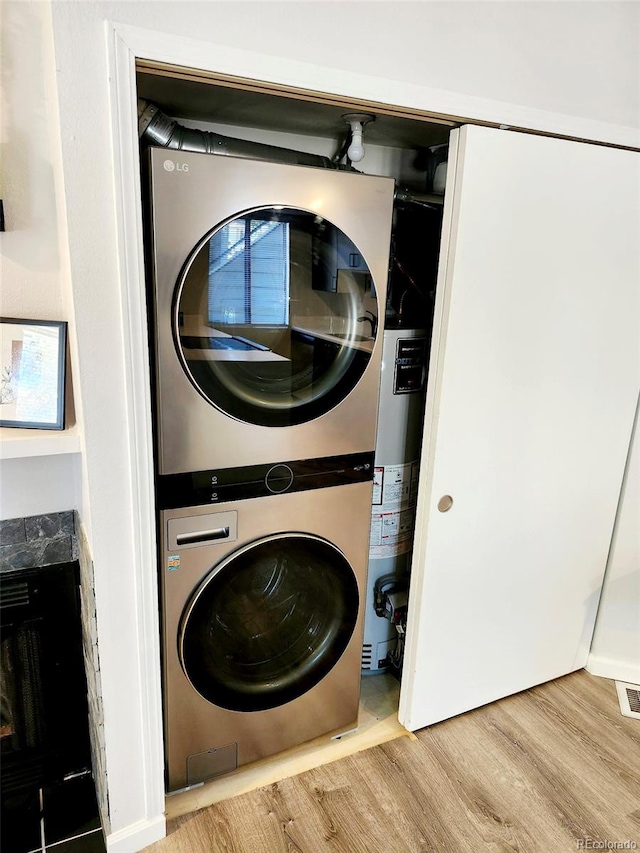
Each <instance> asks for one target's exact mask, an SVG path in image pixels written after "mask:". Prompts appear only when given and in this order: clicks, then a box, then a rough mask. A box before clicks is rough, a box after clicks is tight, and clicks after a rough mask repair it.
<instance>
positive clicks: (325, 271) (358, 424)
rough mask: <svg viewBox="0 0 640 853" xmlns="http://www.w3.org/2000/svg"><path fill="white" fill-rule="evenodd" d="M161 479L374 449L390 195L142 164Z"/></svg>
mask: <svg viewBox="0 0 640 853" xmlns="http://www.w3.org/2000/svg"><path fill="white" fill-rule="evenodd" d="M150 183H151V209H150V214H151V226H152V227H151V234H152V247H151V269H152V277H153V294H152V296H153V305H154V307H153V312H154V318H153V325H154V335H155V370H156V399H157V413H156V414H157V417H156V421H157V438H158V469H159V470H158V473H159V474H160V476H161V477H162V476H163V475H170V474H176V473H180V472H197V471H203V470H210V469H219V468H225V469H233V468H236V467H238V466H250V465H254V464H263V463H269V462H274V463H275V462H285V461H290V460H296V459H305V458H324V457H328V456H342V455H346V454H351V453H359V452H362V451H367V452H370V451H372V450H373V448H374V446H375V425H376V407H377V399H378V383H379V370H380V356H381V335H379V334H378V322H377V318H378V316H383V314H384V304H385V290H386V278H387V271H388V270H387V267H388V253H389V242H390V231H391V219H392V208H393V191H394V182H393V180H392V179H390V178H380V177H371V176H366V175H361V174H358V173H351V172H345V171H338V170H336V171H333V170H331V169H322V168H311V167H302V166H290V165H282V164H277V163H269V162H264V161H258V160H249V159H241V158H233V157H225V156H217V155H211V154H200V153H188V152H176V151H166V150H163V149H151V150H150Z"/></svg>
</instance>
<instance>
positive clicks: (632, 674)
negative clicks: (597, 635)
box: [585, 655, 640, 684]
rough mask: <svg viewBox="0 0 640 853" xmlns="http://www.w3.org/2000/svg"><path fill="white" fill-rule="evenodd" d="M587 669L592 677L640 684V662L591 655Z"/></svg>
mask: <svg viewBox="0 0 640 853" xmlns="http://www.w3.org/2000/svg"><path fill="white" fill-rule="evenodd" d="M585 669H586V670H587V672H590V673H591V675H599V676H600V677H601V678H611V679H613V680H614V681H626V682H628V683H630V684H640V662H634V661H624V660H616V659H614V658H605V657H601V656H600V655H589V657H588V659H587V664H586V666H585Z"/></svg>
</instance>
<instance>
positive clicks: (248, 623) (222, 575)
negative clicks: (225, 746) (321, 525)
mask: <svg viewBox="0 0 640 853" xmlns="http://www.w3.org/2000/svg"><path fill="white" fill-rule="evenodd" d="M358 607H359V595H358V584H357V581H356V578H355V575H354V573H353V570H352V569H351V566H350V565H349V563H348V562H347V560H346V558H345V557H344V555H343V554H342V553H341V552H340V551H339V550H338V549H337V548H336V547H335V546H333V545H330V544H329V543H327V542H325V541H324V540H322V539H317V538H315V537H311V536H303V535H300V534H289V535H279V536H277V537H274V538H269V539H264V540H260V541H259V542H256V543H254V544H252V545H249V546H247V547H245V548H243V549H241V550H240V551H238V552H236V553H235V554H233V555H231V556H230V557H228V558H227V559H226V560H225V561H223V562H222V563H221V564H219V565H218V566H216V567H215V568H214V569H213V570H212V571H211V573H210V574H209V575H208V576H207V577H206V578H205V580H204V581H203V583H202V584H201V585H200V587H199V588H198V590H197V591H196V593H195V595H194V596H193V598H192V600H191V601H190V602H189V604H188V605H187V607H186V608H185V611H184V615H183V619H182V624H181V628H180V634H179V643H178V645H179V651H180V659H181V662H182V667H183V669H184V672H185V674H186V676H187V678H188V679H189V681H190V682H191V684H192V685H193V686H194V687H195V689H196V690H197V691H198V693H200V695H201V696H203V697H204V698H205V699H207V700H208V701H209V702H212V703H213V704H215V705H218V706H220V707H222V708H227V709H229V710H232V711H262V710H266V709H268V708H275V707H277V706H279V705H283V704H284V703H285V702H290V701H292V700H293V699H296V698H297V697H298V696H301V695H303V694H304V693H306V692H307V691H308V690H310V689H311V688H312V687H314V686H315V685H316V684H317V683H318V682H319V681H320V680H321V679H322V678H324V676H325V675H327V673H329V672H330V670H331V669H332V668H333V667H334V665H335V664H336V663H337V661H338V659H339V658H340V657H341V655H342V653H343V652H344V650H345V649H346V647H347V645H348V643H349V640H350V639H351V636H352V634H353V631H354V629H355V625H356V622H357V619H358Z"/></svg>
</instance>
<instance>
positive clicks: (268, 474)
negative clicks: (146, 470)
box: [157, 453, 373, 510]
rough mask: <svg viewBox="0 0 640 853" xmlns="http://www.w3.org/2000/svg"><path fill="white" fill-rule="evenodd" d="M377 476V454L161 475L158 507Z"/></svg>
mask: <svg viewBox="0 0 640 853" xmlns="http://www.w3.org/2000/svg"><path fill="white" fill-rule="evenodd" d="M372 479H373V453H351V454H348V455H346V456H329V457H322V458H320V459H303V460H297V461H293V462H278V463H276V464H274V463H270V464H267V465H247V466H243V467H241V468H217V469H212V470H209V471H192V472H191V473H188V474H165V475H163V476H162V475H161V476H160V477H158V481H157V497H158V509H161V510H163V509H178V508H180V507H187V506H203V505H204V504H217V503H226V502H228V501H240V500H246V499H247V498H260V497H267V496H268V495H277V494H284V493H285V492H302V491H307V490H308V489H324V488H328V487H329V486H343V485H346V484H347V483H362V482H366V481H367V480H372Z"/></svg>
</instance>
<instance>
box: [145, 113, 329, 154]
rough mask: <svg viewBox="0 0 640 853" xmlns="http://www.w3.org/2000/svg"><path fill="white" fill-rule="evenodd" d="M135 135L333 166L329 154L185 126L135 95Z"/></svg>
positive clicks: (161, 143)
mask: <svg viewBox="0 0 640 853" xmlns="http://www.w3.org/2000/svg"><path fill="white" fill-rule="evenodd" d="M138 135H139V137H140V139H141V141H143V142H146V143H148V144H150V145H156V146H158V147H160V148H173V149H177V150H179V151H199V152H201V153H203V154H230V155H233V156H236V157H251V158H252V159H254V160H272V161H275V162H278V163H291V164H294V165H297V166H321V167H323V168H325V169H335V168H336V166H335V165H334V164H333V163H332V162H331V160H330V159H329V157H321V156H320V155H318V154H307V153H305V152H304V151H291V150H290V149H288V148H278V147H277V146H276V145H263V144H262V143H261V142H250V141H249V140H246V139H232V138H230V137H228V136H221V135H220V134H218V133H210V132H209V131H205V130H195V129H194V128H191V127H184V125H181V124H178V122H177V121H174V120H173V119H171V118H169V117H168V116H167V115H165V114H164V113H163V112H162V110H160V109H159V108H158V107H157V106H156V105H155V104H152V103H151V102H150V101H145V100H143V99H142V98H139V99H138Z"/></svg>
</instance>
